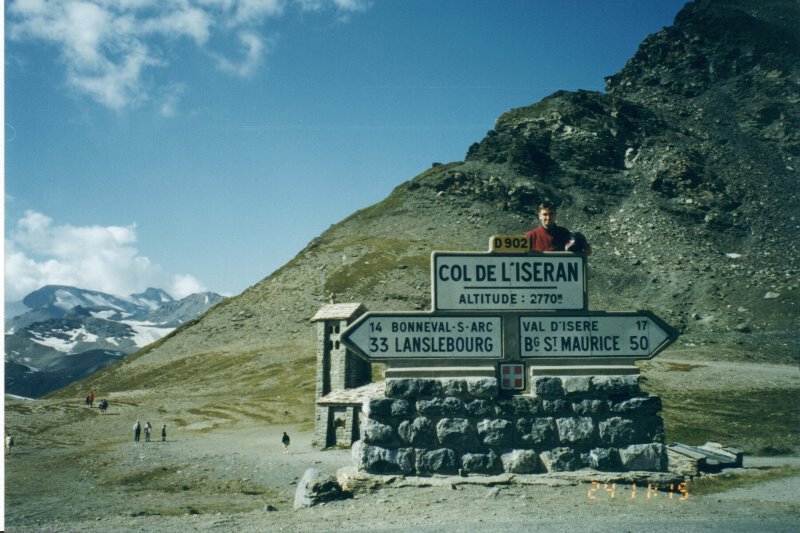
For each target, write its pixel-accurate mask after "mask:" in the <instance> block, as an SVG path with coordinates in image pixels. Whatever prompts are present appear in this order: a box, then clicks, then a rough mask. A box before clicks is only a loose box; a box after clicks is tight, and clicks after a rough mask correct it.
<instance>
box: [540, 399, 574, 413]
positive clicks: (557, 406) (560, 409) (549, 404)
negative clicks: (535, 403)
mask: <svg viewBox="0 0 800 533" xmlns="http://www.w3.org/2000/svg"><path fill="white" fill-rule="evenodd" d="M571 407H572V405H570V403H569V402H567V401H566V400H543V401H542V407H541V413H542V414H543V415H546V416H567V415H570V414H572V411H571Z"/></svg>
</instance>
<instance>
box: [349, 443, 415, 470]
mask: <svg viewBox="0 0 800 533" xmlns="http://www.w3.org/2000/svg"><path fill="white" fill-rule="evenodd" d="M352 453H353V463H354V465H355V468H356V470H364V471H366V472H369V473H370V474H405V475H410V474H413V473H414V462H415V452H414V448H391V449H390V448H382V447H380V446H370V445H369V444H366V443H364V442H363V441H357V442H356V443H355V444H353V451H352Z"/></svg>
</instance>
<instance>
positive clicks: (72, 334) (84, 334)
mask: <svg viewBox="0 0 800 533" xmlns="http://www.w3.org/2000/svg"><path fill="white" fill-rule="evenodd" d="M30 333H31V340H32V341H33V342H35V343H36V344H41V345H42V346H47V347H48V348H53V349H54V350H58V351H59V352H64V353H66V354H69V353H71V352H72V349H73V348H75V345H76V344H78V343H79V342H97V339H98V337H97V335H95V334H94V333H89V332H88V331H86V328H85V327H84V326H81V327H80V328H76V329H72V330H69V331H64V332H63V333H62V334H61V335H60V336H58V337H46V336H44V335H42V334H41V333H39V332H35V331H31V332H30Z"/></svg>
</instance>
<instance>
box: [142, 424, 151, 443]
mask: <svg viewBox="0 0 800 533" xmlns="http://www.w3.org/2000/svg"><path fill="white" fill-rule="evenodd" d="M152 432H153V426H151V425H150V422H148V423H147V425H146V426H144V441H145V442H150V434H151V433H152Z"/></svg>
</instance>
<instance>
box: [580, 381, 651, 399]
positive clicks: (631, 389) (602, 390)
mask: <svg viewBox="0 0 800 533" xmlns="http://www.w3.org/2000/svg"><path fill="white" fill-rule="evenodd" d="M592 387H593V388H594V392H595V395H597V396H604V397H609V396H618V397H625V396H637V395H638V394H640V393H641V390H640V389H639V379H638V378H637V377H636V376H592Z"/></svg>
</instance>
